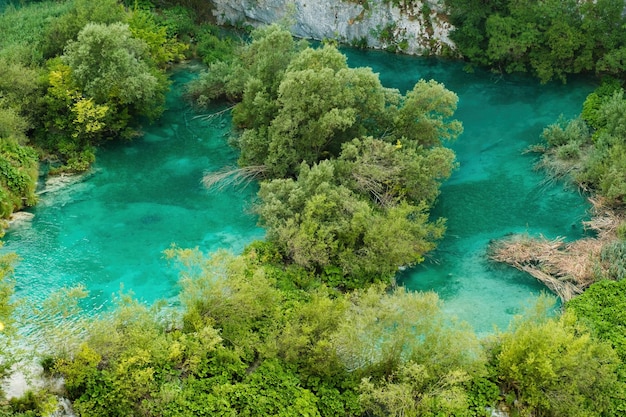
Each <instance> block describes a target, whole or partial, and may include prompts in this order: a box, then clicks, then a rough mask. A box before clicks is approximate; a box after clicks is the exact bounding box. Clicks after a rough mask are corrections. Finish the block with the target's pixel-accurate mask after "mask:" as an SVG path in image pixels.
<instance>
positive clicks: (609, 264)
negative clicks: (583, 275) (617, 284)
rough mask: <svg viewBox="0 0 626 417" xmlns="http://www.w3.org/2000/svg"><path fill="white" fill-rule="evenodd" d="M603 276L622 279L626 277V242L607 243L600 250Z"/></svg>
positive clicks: (617, 279)
mask: <svg viewBox="0 0 626 417" xmlns="http://www.w3.org/2000/svg"><path fill="white" fill-rule="evenodd" d="M600 264H601V268H602V270H603V277H602V278H606V279H610V280H614V281H620V280H622V279H623V278H625V277H626V242H623V241H622V242H613V243H607V244H605V245H604V246H602V250H601V251H600Z"/></svg>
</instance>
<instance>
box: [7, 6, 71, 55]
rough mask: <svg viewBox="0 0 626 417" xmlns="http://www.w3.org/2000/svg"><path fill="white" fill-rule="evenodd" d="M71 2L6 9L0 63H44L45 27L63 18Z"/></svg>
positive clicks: (9, 7)
mask: <svg viewBox="0 0 626 417" xmlns="http://www.w3.org/2000/svg"><path fill="white" fill-rule="evenodd" d="M71 4H72V2H52V1H49V2H48V1H46V2H37V3H33V4H30V5H28V6H27V7H13V6H8V7H6V8H5V9H4V10H3V11H2V13H0V33H2V36H1V37H0V60H2V59H4V60H6V61H8V62H11V63H16V64H21V65H26V66H30V65H31V64H38V63H41V61H42V58H43V56H42V49H43V46H42V44H43V43H44V42H46V38H47V36H46V33H45V27H46V26H47V25H48V23H49V22H50V21H53V20H54V19H56V18H57V17H59V16H62V15H64V14H65V13H67V12H68V10H69V9H70V8H71Z"/></svg>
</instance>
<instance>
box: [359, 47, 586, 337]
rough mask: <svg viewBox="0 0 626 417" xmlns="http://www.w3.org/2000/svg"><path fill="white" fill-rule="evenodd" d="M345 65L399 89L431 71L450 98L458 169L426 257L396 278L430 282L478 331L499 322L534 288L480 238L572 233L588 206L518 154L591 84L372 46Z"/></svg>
mask: <svg viewBox="0 0 626 417" xmlns="http://www.w3.org/2000/svg"><path fill="white" fill-rule="evenodd" d="M349 56H350V59H349V63H350V65H367V66H370V67H372V69H373V70H374V71H375V72H378V73H380V77H381V80H382V82H383V84H384V85H386V86H388V87H395V88H399V89H400V90H401V91H403V92H404V91H406V90H407V89H410V88H412V86H413V85H414V84H415V82H416V81H417V80H418V79H420V78H424V79H427V80H428V79H435V80H437V81H439V82H442V83H444V84H445V85H446V87H447V88H448V89H450V90H452V91H454V92H456V93H457V94H458V96H459V104H458V110H457V112H456V114H455V117H456V118H458V119H460V120H461V121H462V122H463V126H464V133H463V134H462V135H461V136H460V137H459V139H458V140H457V141H456V142H454V143H452V144H451V145H450V146H451V148H452V149H454V150H455V152H456V153H457V159H458V161H459V163H460V167H459V169H458V170H457V171H456V172H455V173H454V174H453V175H452V177H451V178H450V180H449V181H447V182H446V183H445V184H444V185H443V187H442V189H441V195H440V197H439V201H438V204H437V205H436V207H435V209H434V211H433V216H440V217H445V218H447V219H448V221H447V225H448V229H447V233H446V237H445V238H444V240H443V241H442V242H441V243H440V245H439V247H438V249H437V250H436V251H435V252H433V253H431V254H430V255H429V256H428V259H427V261H426V262H425V263H424V264H422V265H420V266H418V267H416V268H414V269H412V270H410V271H407V272H405V273H404V274H402V276H401V277H400V279H399V282H400V283H402V284H403V285H405V286H406V287H407V288H410V289H413V290H420V291H428V290H434V291H436V292H437V293H438V294H439V295H440V297H441V298H442V299H443V300H444V301H445V303H444V309H445V310H446V311H447V312H449V313H450V314H452V315H454V316H456V317H458V318H460V319H462V320H466V321H468V322H469V323H470V324H472V325H473V326H474V327H475V328H476V329H477V330H478V331H480V332H488V331H491V330H492V329H493V326H494V325H495V326H498V327H499V328H500V329H503V328H506V326H507V325H508V323H509V321H510V320H511V318H512V317H513V316H514V315H515V314H519V313H520V312H521V310H522V309H523V308H524V307H525V306H527V305H528V304H529V302H531V301H532V300H533V299H534V298H536V296H537V295H538V294H539V293H540V292H541V291H543V290H545V287H543V286H542V285H541V284H539V283H538V282H536V281H535V280H534V278H532V277H531V276H529V275H528V274H525V273H522V272H519V271H517V270H515V269H513V268H510V267H508V266H505V265H499V264H494V263H493V262H490V261H488V259H487V249H488V245H489V242H490V240H492V239H500V238H502V237H505V236H506V235H508V234H510V233H525V232H527V233H530V234H532V235H535V234H539V233H541V234H543V235H545V236H546V237H549V238H554V237H557V236H564V237H566V238H567V239H576V238H579V237H581V236H582V235H583V230H582V224H581V220H584V219H585V218H588V213H587V210H588V209H589V205H588V203H587V201H586V199H585V197H584V196H582V195H580V194H578V193H577V192H576V190H572V189H564V188H563V185H562V184H555V183H546V178H545V177H544V175H543V174H542V173H541V172H535V171H533V165H534V164H535V162H536V158H537V156H536V155H529V154H526V155H523V151H524V150H525V149H526V148H528V147H529V146H530V145H532V144H535V143H538V142H539V141H540V134H541V131H542V130H543V128H544V127H545V126H546V125H548V124H550V123H553V122H554V121H555V120H556V119H557V118H558V116H559V114H561V113H562V114H563V115H565V116H566V117H574V116H576V115H577V114H579V113H580V109H581V105H582V102H583V101H584V99H585V97H586V95H587V94H588V93H589V92H591V90H592V89H593V85H592V84H591V83H590V82H589V80H582V79H578V80H570V81H569V82H568V84H567V85H562V84H556V83H555V84H548V85H541V84H539V83H538V82H537V81H535V80H532V79H530V78H528V77H519V76H506V77H502V76H499V75H495V74H491V73H489V72H484V71H476V72H475V73H472V74H468V73H466V72H464V71H463V65H462V64H461V63H458V62H450V61H443V60H435V59H431V60H419V59H411V58H409V57H402V56H389V55H386V54H381V53H378V52H357V51H351V52H350V55H349Z"/></svg>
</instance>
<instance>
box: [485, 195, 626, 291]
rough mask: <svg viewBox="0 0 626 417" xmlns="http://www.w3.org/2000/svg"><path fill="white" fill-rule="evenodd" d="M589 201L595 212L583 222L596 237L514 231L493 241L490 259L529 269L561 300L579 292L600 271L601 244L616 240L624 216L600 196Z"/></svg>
mask: <svg viewBox="0 0 626 417" xmlns="http://www.w3.org/2000/svg"><path fill="white" fill-rule="evenodd" d="M590 201H591V203H592V204H593V212H594V216H593V218H592V219H591V220H589V221H587V222H584V225H585V228H587V229H590V230H593V231H595V232H596V237H593V238H591V237H589V238H584V239H580V240H577V241H574V242H570V243H567V242H565V241H564V239H563V238H562V237H558V238H556V239H547V238H545V237H544V236H539V237H531V236H529V235H514V236H512V237H510V238H508V239H504V240H500V241H497V242H495V243H493V244H492V247H491V248H490V249H491V254H490V257H491V259H493V260H495V261H497V262H504V263H507V264H509V265H511V266H514V267H515V268H517V269H519V270H521V271H525V272H527V273H529V274H530V275H532V276H533V277H535V278H536V279H538V280H539V281H541V282H543V283H544V284H545V285H546V286H547V287H548V288H549V289H550V290H552V291H553V292H554V293H556V294H557V295H558V296H559V297H560V298H561V299H562V300H563V301H568V300H570V299H571V298H573V297H574V296H575V295H577V294H580V293H582V292H583V291H584V289H585V288H587V287H588V286H589V285H591V284H592V283H593V282H594V281H595V279H596V276H597V275H598V272H600V273H601V270H600V271H599V270H598V268H601V266H600V265H601V263H600V254H601V251H602V248H603V247H604V245H606V244H609V243H612V242H615V241H616V240H617V234H616V230H617V227H618V226H619V224H620V223H622V221H623V220H624V218H623V216H621V215H619V214H618V213H616V212H615V211H613V210H611V209H610V208H608V207H607V206H606V205H605V204H603V201H602V200H600V199H595V200H594V199H591V200H590Z"/></svg>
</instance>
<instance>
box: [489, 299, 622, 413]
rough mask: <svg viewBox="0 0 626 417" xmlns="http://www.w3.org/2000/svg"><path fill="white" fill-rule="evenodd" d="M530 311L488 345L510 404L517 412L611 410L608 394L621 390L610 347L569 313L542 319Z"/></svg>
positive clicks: (590, 411)
mask: <svg viewBox="0 0 626 417" xmlns="http://www.w3.org/2000/svg"><path fill="white" fill-rule="evenodd" d="M546 306H547V305H546ZM539 307H541V304H539ZM533 316H534V315H532V314H531V315H527V316H526V317H525V318H523V319H521V320H518V321H517V322H515V323H514V324H513V328H512V329H511V331H510V332H508V333H505V334H502V335H500V336H499V338H498V342H497V344H496V347H495V348H493V350H492V359H491V362H492V363H493V364H494V365H495V368H496V371H497V375H498V379H499V385H500V388H501V390H502V391H503V395H504V397H505V398H506V399H507V403H508V404H509V406H510V407H513V408H514V409H516V410H517V411H518V412H519V413H520V414H521V415H530V414H531V413H532V414H533V415H546V416H601V415H607V414H610V413H611V412H612V409H613V404H612V398H614V397H615V396H616V395H618V394H620V393H621V392H623V390H624V386H623V383H622V382H620V381H618V379H617V373H616V371H617V369H618V366H619V365H620V363H621V362H620V361H619V359H618V357H617V355H616V353H615V351H613V349H612V348H611V347H610V345H608V344H607V343H605V342H601V341H598V340H597V339H595V338H594V337H592V335H591V333H590V332H589V330H588V329H587V328H586V327H585V326H583V325H582V324H581V323H579V322H577V321H576V318H575V317H574V316H573V315H572V314H569V313H566V314H564V315H563V316H562V317H560V318H546V316H545V313H541V312H540V311H539V314H538V315H537V316H535V317H533Z"/></svg>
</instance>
